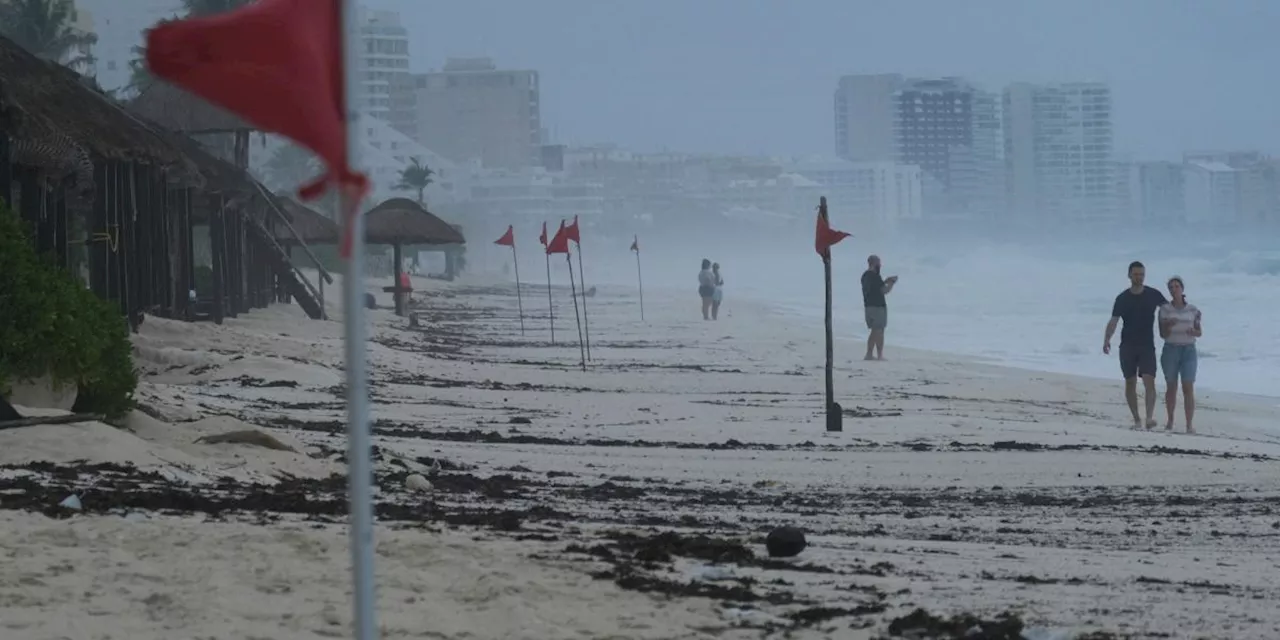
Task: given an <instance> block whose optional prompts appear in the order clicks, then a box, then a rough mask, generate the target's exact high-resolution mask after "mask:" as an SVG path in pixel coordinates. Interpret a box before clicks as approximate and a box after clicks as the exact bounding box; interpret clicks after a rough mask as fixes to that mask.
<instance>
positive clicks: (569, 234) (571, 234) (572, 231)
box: [564, 216, 582, 245]
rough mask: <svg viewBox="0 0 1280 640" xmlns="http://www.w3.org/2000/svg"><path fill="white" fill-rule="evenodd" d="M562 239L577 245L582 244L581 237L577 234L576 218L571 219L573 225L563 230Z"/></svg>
mask: <svg viewBox="0 0 1280 640" xmlns="http://www.w3.org/2000/svg"><path fill="white" fill-rule="evenodd" d="M564 237H565V238H566V239H569V240H572V241H574V242H576V243H578V245H581V244H582V236H581V235H580V234H579V233H578V216H574V217H573V224H571V225H569V226H567V227H565V228H564Z"/></svg>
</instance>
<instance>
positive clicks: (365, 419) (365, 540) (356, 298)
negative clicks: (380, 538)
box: [337, 0, 378, 640]
mask: <svg viewBox="0 0 1280 640" xmlns="http://www.w3.org/2000/svg"><path fill="white" fill-rule="evenodd" d="M337 6H338V9H339V10H340V11H341V16H340V22H339V23H338V24H339V28H340V30H341V32H342V61H343V83H342V85H343V86H342V97H343V106H344V111H345V116H346V125H347V164H348V166H350V167H352V168H359V160H360V159H359V148H360V146H359V143H360V128H359V125H358V124H357V121H358V119H359V117H360V113H359V110H358V109H357V108H356V101H355V99H354V96H353V95H352V94H353V87H355V86H356V84H357V83H358V82H359V81H360V71H359V65H358V57H357V56H358V55H359V51H360V36H359V33H358V32H357V31H356V29H357V28H358V27H357V24H358V9H357V7H356V2H355V0H338V3H337ZM341 196H342V205H343V207H344V208H345V209H346V210H345V211H344V214H348V215H350V214H353V213H354V214H355V215H352V218H351V223H350V225H349V233H351V234H352V236H353V237H352V238H351V254H350V255H349V256H348V258H347V273H346V277H344V278H343V280H342V285H343V286H342V298H343V314H342V315H343V330H344V331H343V333H344V335H345V338H346V345H345V346H346V370H347V421H348V422H347V460H348V463H347V464H348V469H347V474H348V481H349V483H350V500H351V515H350V526H351V540H350V544H351V575H352V583H353V584H352V586H353V587H354V592H355V593H354V596H355V597H354V602H353V605H352V606H353V610H354V620H353V622H354V626H355V637H356V640H377V637H378V625H377V620H376V611H375V604H374V587H373V461H372V455H371V451H370V437H369V395H368V393H367V391H366V384H367V382H368V380H367V379H366V378H367V371H366V370H367V367H368V362H367V360H366V358H367V356H368V354H367V353H366V350H365V337H366V331H365V326H364V322H365V308H364V289H365V287H364V253H365V252H364V249H365V246H364V244H365V237H364V229H365V224H364V216H362V215H359V207H360V192H359V191H357V190H355V188H354V187H350V186H344V187H343V188H342V191H341Z"/></svg>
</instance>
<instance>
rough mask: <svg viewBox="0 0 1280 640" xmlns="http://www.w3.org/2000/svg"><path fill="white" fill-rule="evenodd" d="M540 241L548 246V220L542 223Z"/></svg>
mask: <svg viewBox="0 0 1280 640" xmlns="http://www.w3.org/2000/svg"><path fill="white" fill-rule="evenodd" d="M538 243H539V244H541V245H542V246H544V247H545V246H547V223H546V222H543V223H542V235H540V236H538Z"/></svg>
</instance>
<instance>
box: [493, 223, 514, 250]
mask: <svg viewBox="0 0 1280 640" xmlns="http://www.w3.org/2000/svg"><path fill="white" fill-rule="evenodd" d="M493 243H494V244H500V245H502V246H504V247H514V246H516V229H515V227H513V226H511V225H507V232H506V233H504V234H502V237H501V238H498V239H497V240H494V241H493Z"/></svg>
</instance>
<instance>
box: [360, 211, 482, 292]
mask: <svg viewBox="0 0 1280 640" xmlns="http://www.w3.org/2000/svg"><path fill="white" fill-rule="evenodd" d="M365 240H366V241H367V242H368V243H369V244H380V245H391V255H392V262H391V264H392V266H393V268H392V273H391V276H392V286H390V287H384V288H383V291H386V292H388V293H392V294H394V299H395V308H396V313H397V314H398V315H402V316H403V315H407V314H408V311H409V295H410V294H411V293H413V290H412V289H407V288H405V287H404V286H402V283H401V282H400V272H401V270H402V269H403V268H404V267H403V266H402V265H403V264H404V247H405V246H413V245H428V246H431V247H437V248H439V250H440V251H446V252H447V251H450V250H452V249H453V248H455V247H457V246H460V245H462V244H463V243H465V242H466V240H465V239H464V238H463V237H462V233H461V232H460V231H458V229H457V228H456V227H454V226H453V225H450V224H449V223H447V222H445V221H444V220H441V219H440V218H439V217H437V216H436V215H435V214H433V213H431V212H429V211H427V210H426V209H425V208H424V207H423V206H422V205H420V204H418V203H417V202H414V201H413V200H410V199H408V198H391V199H390V200H386V201H383V202H382V203H381V204H378V205H377V206H375V207H373V208H372V209H370V210H369V211H367V212H366V213H365Z"/></svg>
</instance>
